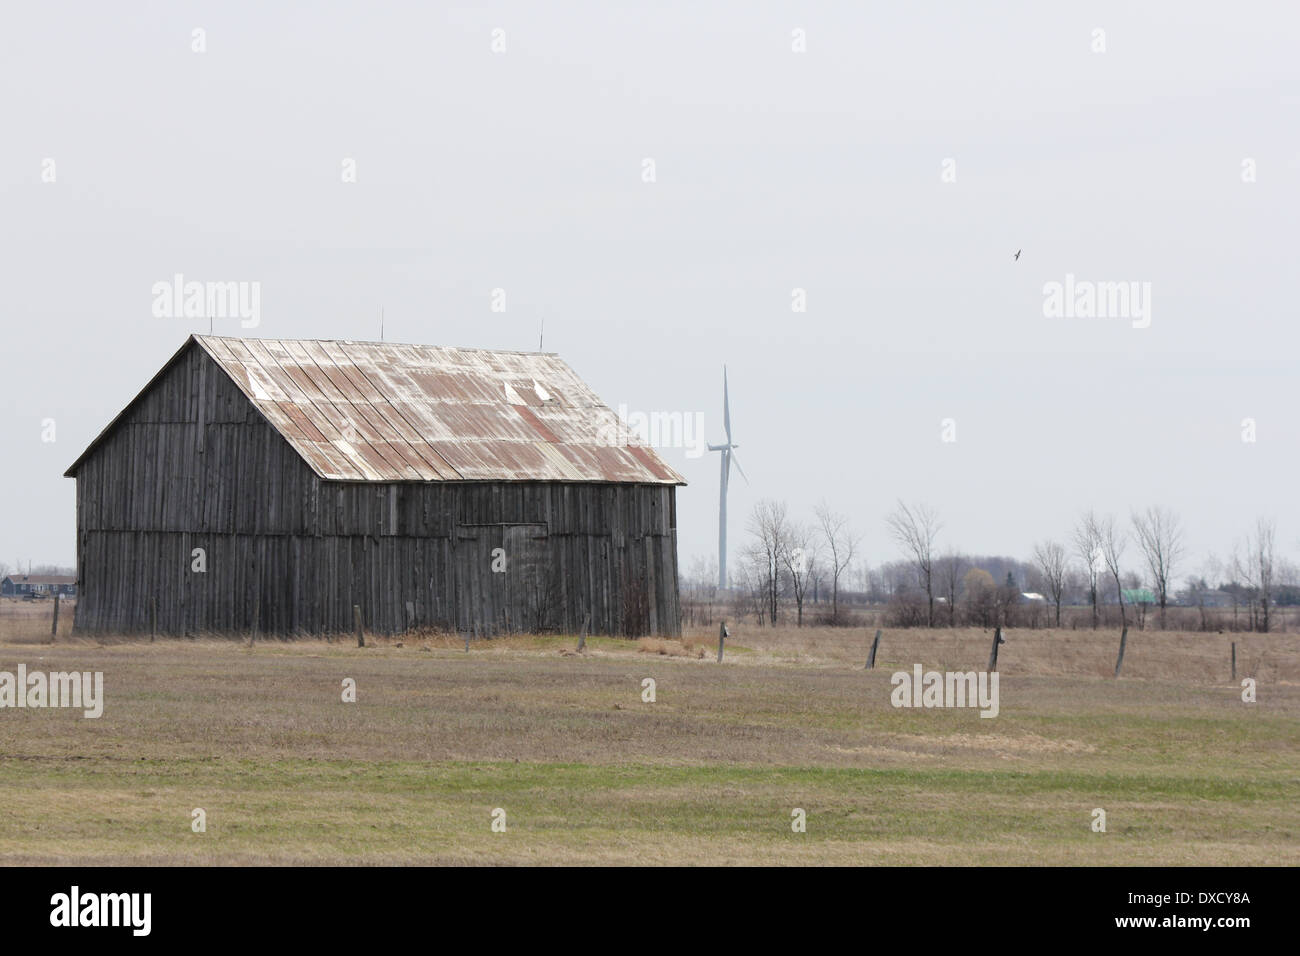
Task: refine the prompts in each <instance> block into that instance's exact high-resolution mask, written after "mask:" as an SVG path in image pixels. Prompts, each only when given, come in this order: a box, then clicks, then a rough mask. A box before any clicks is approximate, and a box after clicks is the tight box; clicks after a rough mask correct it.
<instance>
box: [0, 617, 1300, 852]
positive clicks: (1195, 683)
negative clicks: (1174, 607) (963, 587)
mask: <svg viewBox="0 0 1300 956" xmlns="http://www.w3.org/2000/svg"><path fill="white" fill-rule="evenodd" d="M9 605H10V606H9V607H0V634H4V635H6V637H5V638H4V639H0V670H12V669H13V668H14V667H15V666H16V665H17V664H18V663H20V662H22V663H25V664H26V665H27V666H28V667H29V668H34V669H46V670H64V669H78V670H99V671H103V672H104V675H105V695H106V703H105V710H104V716H103V717H102V718H101V719H99V720H84V719H82V718H80V717H79V716H78V715H76V714H73V713H70V712H67V711H49V710H21V711H19V710H8V709H6V710H4V711H0V805H3V806H5V807H6V812H5V814H3V815H0V862H5V863H72V864H75V863H108V864H113V863H146V864H154V863H204V864H210V863H218V864H249V863H252V864H256V863H276V864H279V863H481V862H496V863H713V864H723V865H725V864H728V863H753V864H763V863H822V864H847V863H925V864H937V863H958V864H963V863H996V864H1025V863H1037V864H1052V863H1084V864H1103V865H1127V864H1149V865H1180V864H1250V863H1290V864H1295V863H1300V681H1298V680H1297V675H1298V674H1300V646H1298V644H1297V640H1298V639H1297V638H1296V637H1295V636H1293V635H1289V634H1286V635H1269V636H1264V635H1237V636H1236V637H1235V640H1236V641H1237V642H1238V669H1239V674H1240V675H1242V676H1247V675H1249V676H1255V677H1257V678H1258V680H1259V681H1260V695H1259V702H1258V703H1257V704H1253V705H1245V704H1243V703H1242V702H1241V700H1240V688H1239V687H1238V686H1237V685H1236V684H1233V683H1232V682H1231V681H1229V680H1228V666H1229V662H1228V648H1229V642H1230V641H1231V640H1233V639H1234V638H1233V637H1230V636H1227V635H1223V636H1220V635H1202V634H1175V633H1170V634H1162V633H1156V632H1140V631H1131V632H1130V635H1129V649H1128V654H1127V658H1126V662H1125V669H1124V677H1123V678H1122V679H1120V680H1114V679H1113V678H1112V677H1111V673H1112V671H1113V667H1114V653H1115V649H1116V645H1117V642H1118V635H1116V634H1111V633H1104V632H1102V633H1096V634H1094V633H1092V632H1086V631H1064V632H1026V631H1009V632H1008V633H1007V639H1008V643H1007V644H1006V645H1004V646H1003V647H1002V648H1001V652H1000V655H999V666H1000V673H1001V678H1002V680H1001V713H1000V715H999V716H998V717H997V718H996V719H993V720H987V719H982V718H980V717H979V716H978V714H977V713H976V712H975V711H973V710H948V711H926V710H906V709H894V708H893V707H891V706H890V704H889V692H890V690H891V686H890V681H889V678H890V675H891V673H892V672H893V671H895V670H910V668H911V667H912V665H913V664H916V663H920V664H922V665H923V666H925V667H926V668H927V669H928V668H938V669H963V670H966V669H974V670H980V669H982V668H983V667H984V665H985V663H986V662H987V656H988V651H989V646H990V644H991V641H992V634H991V633H986V632H982V631H979V630H970V631H964V630H959V631H947V630H934V631H926V630H914V631H888V630H887V631H886V632H885V634H884V637H883V639H882V642H881V648H880V652H879V655H878V658H877V667H876V670H874V671H864V670H863V663H864V661H865V659H866V654H867V650H868V647H869V643H870V638H871V636H872V634H874V631H870V632H864V631H856V632H855V631H845V630H831V629H827V628H808V629H803V630H799V629H794V628H788V629H772V630H767V629H764V630H759V629H754V628H748V627H745V626H744V625H740V626H737V625H734V624H733V625H731V637H730V638H729V640H728V642H727V656H726V660H725V663H724V664H722V665H718V664H717V663H716V660H715V657H716V649H717V632H716V629H714V628H709V629H700V630H699V631H695V632H691V633H688V634H686V635H684V637H683V639H682V640H680V641H678V640H666V639H659V638H647V639H643V640H641V641H635V642H634V641H625V640H616V639H610V638H602V637H591V638H589V639H588V642H587V650H586V652H585V653H583V654H577V653H575V650H574V648H575V646H576V638H575V637H573V636H571V635H562V636H550V637H533V636H523V635H518V636H513V637H509V638H502V639H494V640H491V641H478V642H475V643H474V644H473V646H472V648H471V650H470V651H469V652H468V653H466V651H465V649H464V643H463V640H462V639H461V638H460V637H459V636H457V635H448V634H437V633H419V634H406V635H402V636H400V637H382V636H378V635H368V636H367V647H366V648H364V649H361V648H357V647H356V646H355V642H354V641H353V640H352V639H351V638H344V637H340V638H339V639H337V640H334V641H324V640H301V641H278V640H260V641H257V642H256V643H255V644H254V645H253V646H251V647H250V646H248V644H247V643H246V641H245V640H244V639H243V638H239V637H228V638H221V637H207V638H202V639H198V640H177V639H159V640H158V642H157V643H154V644H151V643H149V641H148V639H147V638H144V639H140V638H138V637H137V638H123V637H110V636H102V635H95V636H92V635H69V634H68V633H66V632H64V631H62V630H61V633H60V636H59V638H58V640H57V641H56V642H55V643H49V634H48V617H47V616H45V617H43V615H48V610H49V609H48V606H47V605H30V604H28V605H24V604H23V603H22V602H9ZM66 609H67V608H65V610H66ZM68 619H70V616H69V618H68ZM65 620H67V619H65ZM701 655H703V656H701ZM345 677H350V678H352V679H354V680H355V681H356V682H357V693H358V700H357V703H356V704H344V703H342V702H341V700H340V682H341V680H342V679H343V678H345ZM646 677H653V678H655V681H656V685H657V700H656V702H655V703H653V704H648V703H644V702H643V701H642V699H641V688H642V684H641V682H642V680H643V679H644V678H646ZM196 806H201V807H204V808H205V809H206V810H207V811H208V813H209V821H210V826H209V832H208V833H207V834H205V835H202V836H198V835H195V834H192V833H190V830H189V811H190V809H192V808H193V807H196ZM498 806H500V807H504V808H505V809H507V811H508V813H509V819H510V832H509V835H508V836H503V835H494V834H492V833H491V832H490V830H489V828H488V813H489V812H490V810H491V809H492V808H494V807H498ZM1097 806H1102V807H1104V808H1105V809H1106V810H1107V812H1108V814H1109V815H1110V832H1109V833H1108V834H1106V835H1104V836H1102V835H1098V834H1093V833H1092V832H1091V831H1090V830H1089V829H1088V824H1089V822H1090V813H1091V810H1092V808H1094V807H1097ZM792 807H802V808H805V809H806V810H807V811H808V815H809V816H808V819H809V831H808V833H807V834H804V835H800V836H799V837H795V836H794V835H793V834H791V832H790V829H789V814H790V809H791V808H792Z"/></svg>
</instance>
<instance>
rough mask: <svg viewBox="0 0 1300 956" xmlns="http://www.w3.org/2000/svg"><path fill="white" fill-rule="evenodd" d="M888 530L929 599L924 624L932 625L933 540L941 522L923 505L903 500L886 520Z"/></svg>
mask: <svg viewBox="0 0 1300 956" xmlns="http://www.w3.org/2000/svg"><path fill="white" fill-rule="evenodd" d="M885 524H886V525H887V526H888V527H889V533H890V534H891V535H892V536H893V538H894V540H895V541H896V542H898V546H899V547H900V548H902V549H903V551H904V553H905V554H907V555H908V556H909V557H910V558H911V561H912V564H913V565H914V566H915V567H916V575H917V578H918V579H919V582H920V584H921V587H922V588H924V590H925V597H926V600H927V602H929V611H928V613H927V615H926V621H927V626H929V627H934V539H935V537H937V536H938V534H939V529H940V528H941V527H943V525H942V524H941V523H940V522H939V516H938V515H937V514H936V513H935V512H934V511H932V510H930V509H929V508H928V507H926V506H925V505H913V506H912V507H910V508H909V507H908V506H907V505H905V504H903V502H902V501H899V502H898V507H897V508H895V509H894V511H893V512H892V513H891V514H890V515H889V517H888V518H886V519H885Z"/></svg>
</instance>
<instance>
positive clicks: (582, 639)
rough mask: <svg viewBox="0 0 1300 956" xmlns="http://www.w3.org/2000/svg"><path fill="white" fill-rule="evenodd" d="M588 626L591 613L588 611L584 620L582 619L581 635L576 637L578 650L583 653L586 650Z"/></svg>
mask: <svg viewBox="0 0 1300 956" xmlns="http://www.w3.org/2000/svg"><path fill="white" fill-rule="evenodd" d="M589 624H591V612H590V611H588V612H587V616H586V617H585V618H583V619H582V633H581V634H579V635H578V650H579V651H585V650H586V649H587V626H588V625H589Z"/></svg>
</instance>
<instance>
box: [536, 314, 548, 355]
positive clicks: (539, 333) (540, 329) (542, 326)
mask: <svg viewBox="0 0 1300 956" xmlns="http://www.w3.org/2000/svg"><path fill="white" fill-rule="evenodd" d="M545 335H546V320H545V319H542V321H541V324H540V325H539V326H538V327H537V351H539V352H541V351H543V349H542V338H543V337H544V336H545Z"/></svg>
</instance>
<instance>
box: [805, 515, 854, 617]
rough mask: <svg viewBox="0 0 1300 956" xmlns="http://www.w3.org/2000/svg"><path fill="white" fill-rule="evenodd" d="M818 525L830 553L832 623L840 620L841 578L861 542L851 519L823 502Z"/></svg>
mask: <svg viewBox="0 0 1300 956" xmlns="http://www.w3.org/2000/svg"><path fill="white" fill-rule="evenodd" d="M816 515H817V524H818V526H819V529H820V531H821V538H822V542H823V543H824V544H825V546H826V550H827V551H829V552H830V559H831V560H830V566H829V567H828V568H826V570H827V572H829V574H830V577H831V623H833V624H838V623H839V620H840V576H841V575H842V574H843V573H844V572H845V571H846V570H847V569H848V568H849V566H850V565H852V564H853V558H854V555H856V554H857V550H858V544H859V543H860V541H861V538H859V537H858V536H857V535H856V534H854V533H853V529H852V528H850V527H849V519H848V518H846V517H845V516H844V515H841V514H836V513H835V512H833V511H831V509H830V508H829V507H827V505H826V502H825V501H823V502H822V503H821V504H819V505H818V506H817V509H816Z"/></svg>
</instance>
